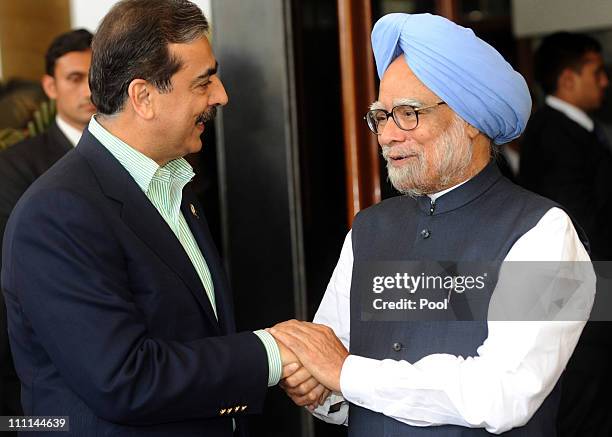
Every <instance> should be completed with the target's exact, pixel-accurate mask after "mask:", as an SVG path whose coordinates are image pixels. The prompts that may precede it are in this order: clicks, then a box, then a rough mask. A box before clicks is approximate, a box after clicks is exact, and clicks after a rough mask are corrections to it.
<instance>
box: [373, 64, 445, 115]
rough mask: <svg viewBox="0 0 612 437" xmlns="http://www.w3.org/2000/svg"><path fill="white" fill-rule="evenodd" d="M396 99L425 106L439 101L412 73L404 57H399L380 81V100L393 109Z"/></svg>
mask: <svg viewBox="0 0 612 437" xmlns="http://www.w3.org/2000/svg"><path fill="white" fill-rule="evenodd" d="M396 99H413V100H418V101H421V102H422V103H423V104H430V103H434V102H437V101H439V100H440V99H439V98H438V96H436V95H435V94H434V93H433V92H432V91H431V90H430V89H429V88H427V87H426V86H425V84H424V83H423V82H421V81H420V80H419V78H418V77H416V75H415V74H414V73H413V72H412V70H411V69H410V67H408V64H406V60H405V59H404V56H398V57H397V58H396V59H395V60H394V61H393V62H392V63H391V65H389V68H387V71H385V74H384V75H383V77H382V79H381V81H380V91H379V95H378V100H379V101H380V102H381V103H382V104H383V105H385V106H386V107H391V106H392V105H393V101H394V100H396Z"/></svg>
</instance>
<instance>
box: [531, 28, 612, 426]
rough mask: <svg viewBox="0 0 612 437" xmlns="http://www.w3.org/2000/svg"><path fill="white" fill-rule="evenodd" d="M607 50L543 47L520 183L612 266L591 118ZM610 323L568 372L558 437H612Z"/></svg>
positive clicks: (605, 179) (610, 174)
mask: <svg viewBox="0 0 612 437" xmlns="http://www.w3.org/2000/svg"><path fill="white" fill-rule="evenodd" d="M601 51H602V48H601V45H600V44H599V42H597V41H596V40H595V39H593V38H591V37H589V36H587V35H584V34H579V33H568V32H559V33H555V34H552V35H550V36H548V37H546V38H544V40H543V41H542V44H541V45H540V47H539V48H538V50H537V52H536V55H535V75H536V79H537V80H538V82H539V83H540V85H541V86H542V89H543V91H544V93H545V94H546V100H545V103H546V104H545V105H544V106H543V107H542V108H541V109H539V110H538V111H536V113H535V114H534V116H533V117H532V118H531V121H530V122H529V124H528V125H527V130H526V132H525V136H524V141H523V143H522V146H521V164H520V180H521V182H522V184H523V185H524V186H525V187H526V188H528V189H530V190H532V191H535V192H536V193H539V194H541V195H543V196H546V197H548V198H550V199H552V200H555V201H557V202H559V204H561V205H562V206H563V207H565V208H566V210H567V211H568V212H569V214H570V215H572V216H573V218H574V219H575V220H577V221H578V223H579V224H580V225H581V226H582V228H583V229H584V231H585V232H586V234H587V236H588V238H589V243H590V247H591V258H592V259H593V260H610V259H612V232H611V228H612V227H611V226H610V222H611V220H612V153H611V149H610V147H609V142H608V140H607V139H606V138H605V135H604V133H603V129H602V128H601V127H599V126H598V125H597V122H596V121H595V120H593V118H591V116H590V115H588V114H589V112H591V111H594V110H596V109H599V108H600V107H601V105H602V101H603V98H604V92H605V90H606V88H607V87H608V84H609V82H608V76H607V75H606V72H605V69H604V63H603V58H602V55H601ZM611 350H612V339H611V337H610V324H609V323H606V322H589V323H588V324H587V326H586V327H585V329H584V331H583V333H582V336H581V338H580V341H579V342H578V345H577V346H576V350H575V351H574V354H573V356H572V358H571V360H570V361H569V363H568V365H567V369H566V372H565V377H564V379H563V385H562V396H561V405H560V409H559V416H558V417H559V419H558V423H559V430H558V433H559V436H563V437H565V436H583V435H589V436H609V435H612V418H611V417H610V415H609V414H608V411H609V410H610V408H611V406H612V405H611V401H610V395H609V393H610V389H612V378H610V376H609V373H610V368H611V366H612V359H611V354H610V351H611Z"/></svg>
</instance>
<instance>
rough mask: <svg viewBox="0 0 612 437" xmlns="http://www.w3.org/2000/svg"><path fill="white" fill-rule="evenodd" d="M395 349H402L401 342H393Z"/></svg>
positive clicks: (397, 350) (396, 350)
mask: <svg viewBox="0 0 612 437" xmlns="http://www.w3.org/2000/svg"><path fill="white" fill-rule="evenodd" d="M393 350H394V351H395V352H399V351H401V350H402V344H401V343H393Z"/></svg>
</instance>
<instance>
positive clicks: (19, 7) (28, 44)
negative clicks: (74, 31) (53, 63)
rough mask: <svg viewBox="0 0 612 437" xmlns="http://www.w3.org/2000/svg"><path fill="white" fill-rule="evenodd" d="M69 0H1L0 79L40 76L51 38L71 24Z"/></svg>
mask: <svg viewBox="0 0 612 437" xmlns="http://www.w3.org/2000/svg"><path fill="white" fill-rule="evenodd" d="M68 8H69V3H68V0H45V1H39V0H0V66H1V67H0V79H3V80H8V79H11V78H20V79H30V80H34V81H38V80H40V78H41V76H42V75H43V74H44V69H45V63H44V58H45V52H46V51H47V47H48V46H49V44H50V43H51V41H52V40H53V38H54V37H55V36H56V35H58V34H59V33H62V32H65V31H67V30H68V29H69V28H70V14H69V9H68Z"/></svg>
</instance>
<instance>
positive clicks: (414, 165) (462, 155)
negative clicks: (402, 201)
mask: <svg viewBox="0 0 612 437" xmlns="http://www.w3.org/2000/svg"><path fill="white" fill-rule="evenodd" d="M397 147H401V146H388V145H383V146H382V155H383V157H384V158H385V160H386V161H387V171H388V175H389V180H390V181H391V184H392V185H393V187H395V189H396V190H397V191H399V192H400V193H402V194H407V195H409V196H412V197H417V196H422V195H425V194H431V193H436V192H438V191H441V190H443V189H445V188H448V186H449V184H450V183H451V182H452V181H455V180H457V179H460V178H461V176H462V175H464V174H465V172H466V170H467V168H468V166H469V165H470V162H471V161H472V152H473V147H472V142H471V140H470V137H469V136H468V135H467V132H466V125H465V122H464V121H463V120H462V119H461V118H460V117H459V116H458V115H455V118H454V120H453V121H452V122H451V125H450V126H449V127H448V129H446V130H445V131H444V132H443V133H442V134H440V136H439V137H438V138H437V140H436V141H435V143H434V145H433V147H432V149H431V151H430V152H429V153H431V154H432V159H431V162H432V165H433V166H435V168H434V172H433V174H434V175H435V177H434V178H433V179H432V180H428V179H427V175H428V173H430V174H431V172H428V168H427V161H426V159H425V152H424V147H423V146H420V148H419V149H418V150H417V151H416V152H415V151H414V150H411V154H413V155H414V154H416V155H415V156H413V157H412V158H410V159H409V160H408V161H407V162H406V163H405V164H404V165H402V166H401V167H395V166H393V165H392V164H391V163H390V162H389V161H390V158H389V154H390V153H391V150H397V149H396V148H397Z"/></svg>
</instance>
